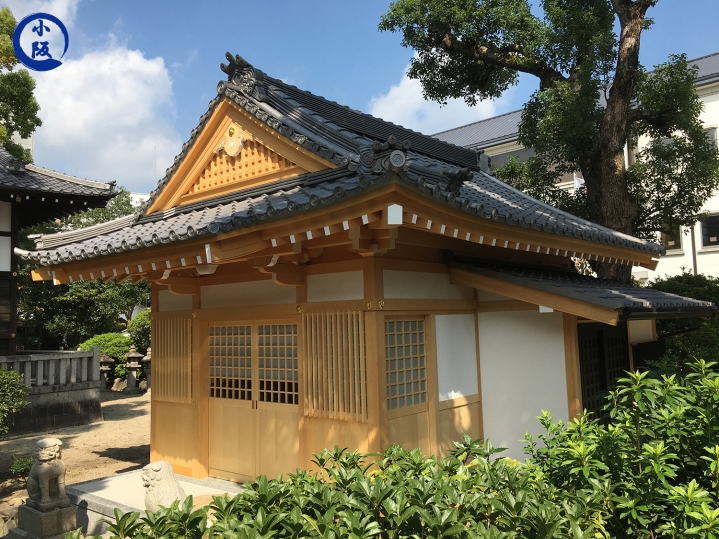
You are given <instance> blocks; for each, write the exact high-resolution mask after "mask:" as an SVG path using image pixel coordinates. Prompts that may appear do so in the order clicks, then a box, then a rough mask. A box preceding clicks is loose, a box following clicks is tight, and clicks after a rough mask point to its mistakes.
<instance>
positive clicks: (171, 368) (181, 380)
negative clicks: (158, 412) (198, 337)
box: [152, 318, 192, 403]
mask: <svg viewBox="0 0 719 539" xmlns="http://www.w3.org/2000/svg"><path fill="white" fill-rule="evenodd" d="M152 392H153V399H154V400H158V401H165V402H183V403H189V402H192V320H191V319H190V318H185V319H182V318H176V319H156V320H153V322H152Z"/></svg>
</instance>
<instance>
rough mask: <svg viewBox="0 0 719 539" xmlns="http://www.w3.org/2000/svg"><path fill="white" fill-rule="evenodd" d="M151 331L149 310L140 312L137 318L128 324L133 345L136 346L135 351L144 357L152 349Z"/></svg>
mask: <svg viewBox="0 0 719 539" xmlns="http://www.w3.org/2000/svg"><path fill="white" fill-rule="evenodd" d="M150 330H151V327H150V311H149V310H144V311H140V312H139V313H137V315H136V316H135V318H133V319H132V320H130V322H129V323H128V324H127V332H128V333H129V334H130V338H131V339H132V344H134V345H135V350H137V351H138V352H140V353H141V354H143V355H144V354H147V349H148V348H149V347H150V337H151V334H150V333H151V331H150Z"/></svg>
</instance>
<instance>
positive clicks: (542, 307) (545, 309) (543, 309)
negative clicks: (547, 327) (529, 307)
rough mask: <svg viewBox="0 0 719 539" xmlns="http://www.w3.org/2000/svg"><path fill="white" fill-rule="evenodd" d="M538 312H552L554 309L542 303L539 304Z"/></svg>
mask: <svg viewBox="0 0 719 539" xmlns="http://www.w3.org/2000/svg"><path fill="white" fill-rule="evenodd" d="M539 312H540V313H553V312H554V309H552V308H551V307H545V306H544V305H540V306H539Z"/></svg>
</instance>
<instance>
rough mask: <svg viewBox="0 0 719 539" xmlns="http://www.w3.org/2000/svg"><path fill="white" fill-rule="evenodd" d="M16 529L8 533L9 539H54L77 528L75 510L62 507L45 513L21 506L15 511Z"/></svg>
mask: <svg viewBox="0 0 719 539" xmlns="http://www.w3.org/2000/svg"><path fill="white" fill-rule="evenodd" d="M17 525H18V527H17V528H12V529H11V530H10V532H9V533H8V537H10V538H11V539H54V538H56V537H58V538H60V537H64V536H65V534H66V533H67V532H69V531H74V530H75V529H76V528H77V520H76V518H75V508H74V507H72V506H70V507H64V508H62V509H55V510H53V511H49V512H47V513H43V512H41V511H38V510H37V509H33V508H32V507H28V506H27V505H21V506H20V507H18V509H17Z"/></svg>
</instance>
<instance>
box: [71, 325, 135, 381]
mask: <svg viewBox="0 0 719 539" xmlns="http://www.w3.org/2000/svg"><path fill="white" fill-rule="evenodd" d="M131 344H132V339H130V337H128V336H127V335H123V334H122V333H101V334H100V335H95V336H94V337H92V338H90V339H88V340H86V341H85V342H83V343H81V344H80V346H79V348H80V350H89V349H90V348H92V347H93V346H98V347H100V353H101V354H102V353H103V352H104V353H106V354H107V355H108V356H110V357H111V358H112V359H114V360H115V372H114V375H115V378H124V377H125V376H126V373H125V361H127V358H126V357H125V354H126V353H128V352H129V351H130V345H131Z"/></svg>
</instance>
